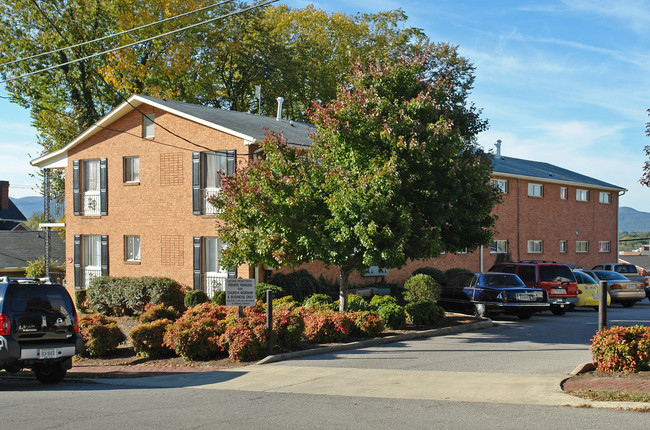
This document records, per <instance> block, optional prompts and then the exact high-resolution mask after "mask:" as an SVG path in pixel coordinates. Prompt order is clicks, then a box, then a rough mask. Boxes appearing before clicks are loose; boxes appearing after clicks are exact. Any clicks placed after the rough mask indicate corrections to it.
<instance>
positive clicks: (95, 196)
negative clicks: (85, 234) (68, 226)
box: [83, 191, 101, 216]
mask: <svg viewBox="0 0 650 430" xmlns="http://www.w3.org/2000/svg"><path fill="white" fill-rule="evenodd" d="M83 203H84V206H83V214H84V215H88V216H99V215H100V214H101V195H100V193H99V191H84V194H83Z"/></svg>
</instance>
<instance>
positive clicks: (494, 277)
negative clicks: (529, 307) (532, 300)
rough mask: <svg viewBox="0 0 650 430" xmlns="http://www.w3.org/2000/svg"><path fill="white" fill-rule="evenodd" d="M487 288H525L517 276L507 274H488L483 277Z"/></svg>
mask: <svg viewBox="0 0 650 430" xmlns="http://www.w3.org/2000/svg"><path fill="white" fill-rule="evenodd" d="M483 279H485V284H486V285H487V286H488V287H508V288H511V287H525V286H526V284H524V283H523V282H522V281H521V279H519V276H517V275H511V274H509V273H489V274H486V275H484V276H483Z"/></svg>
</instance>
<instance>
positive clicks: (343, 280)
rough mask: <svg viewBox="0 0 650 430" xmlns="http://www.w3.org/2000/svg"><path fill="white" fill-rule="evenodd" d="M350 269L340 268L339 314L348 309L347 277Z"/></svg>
mask: <svg viewBox="0 0 650 430" xmlns="http://www.w3.org/2000/svg"><path fill="white" fill-rule="evenodd" d="M350 272H351V270H350V269H346V268H344V267H341V273H340V275H339V312H345V311H346V309H347V308H348V276H350Z"/></svg>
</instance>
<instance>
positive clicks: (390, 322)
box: [377, 303, 406, 330]
mask: <svg viewBox="0 0 650 430" xmlns="http://www.w3.org/2000/svg"><path fill="white" fill-rule="evenodd" d="M377 313H378V314H379V316H380V317H381V320H382V321H383V322H384V325H385V326H386V327H388V328H392V329H395V330H401V329H403V328H406V311H405V310H404V307H402V306H400V305H396V304H392V303H389V304H385V305H382V306H380V307H379V309H377Z"/></svg>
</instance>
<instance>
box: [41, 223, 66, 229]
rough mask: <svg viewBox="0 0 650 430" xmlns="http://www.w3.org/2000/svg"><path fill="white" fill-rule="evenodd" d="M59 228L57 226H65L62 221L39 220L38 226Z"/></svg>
mask: <svg viewBox="0 0 650 430" xmlns="http://www.w3.org/2000/svg"><path fill="white" fill-rule="evenodd" d="M46 227H49V228H59V227H65V223H64V222H41V223H39V224H38V228H46Z"/></svg>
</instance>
